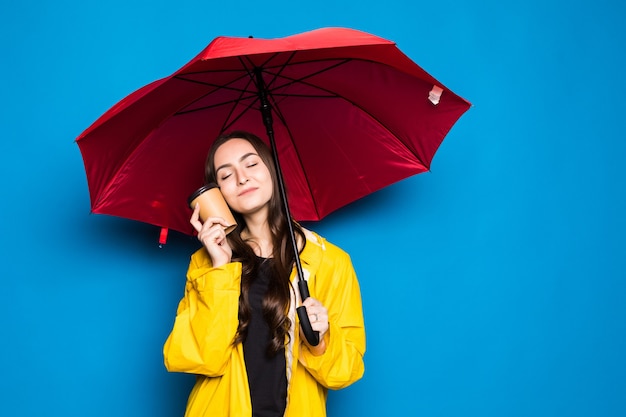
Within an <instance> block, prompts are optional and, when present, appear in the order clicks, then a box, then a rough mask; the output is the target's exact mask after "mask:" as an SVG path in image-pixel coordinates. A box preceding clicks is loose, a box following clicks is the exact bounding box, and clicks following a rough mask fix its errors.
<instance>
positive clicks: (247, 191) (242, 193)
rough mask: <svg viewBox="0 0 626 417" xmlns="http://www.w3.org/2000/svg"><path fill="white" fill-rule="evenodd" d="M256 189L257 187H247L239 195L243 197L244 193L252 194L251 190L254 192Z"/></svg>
mask: <svg viewBox="0 0 626 417" xmlns="http://www.w3.org/2000/svg"><path fill="white" fill-rule="evenodd" d="M255 190H256V188H246V189H245V190H243V191H242V192H240V193H239V194H237V197H241V196H243V195H246V194H250V193H251V192H253V191H255Z"/></svg>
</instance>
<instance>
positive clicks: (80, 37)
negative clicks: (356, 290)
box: [0, 0, 626, 417]
mask: <svg viewBox="0 0 626 417" xmlns="http://www.w3.org/2000/svg"><path fill="white" fill-rule="evenodd" d="M11 3H12V4H4V5H3V11H2V14H1V15H0V35H1V36H0V46H1V52H2V58H1V59H0V68H1V74H2V87H1V91H2V112H1V113H0V121H1V126H2V133H1V135H2V140H1V141H0V158H1V161H0V178H1V181H2V200H1V201H2V203H1V205H0V214H1V218H0V219H1V222H0V238H1V239H2V249H1V250H0V256H1V264H0V274H1V277H2V279H1V290H0V326H1V327H0V328H1V333H0V334H1V336H0V337H1V339H0V340H1V343H0V369H1V372H2V378H0V415H2V416H64V417H72V416H81V417H82V416H92V417H99V416H153V417H158V416H163V417H165V416H177V415H182V413H183V409H184V406H185V402H186V397H187V394H188V392H189V389H190V387H191V384H192V383H193V377H192V376H189V375H180V374H168V373H167V372H166V371H165V369H164V367H163V365H162V354H161V349H162V345H163V342H164V340H165V338H166V337H167V334H168V332H169V330H170V327H171V324H172V322H173V318H174V313H175V309H176V305H177V303H178V300H179V298H180V297H181V296H182V291H183V283H184V276H185V270H186V267H187V263H188V258H189V255H190V253H191V252H192V251H193V250H195V248H196V247H197V244H196V242H195V241H194V240H193V239H192V238H189V237H187V236H183V235H179V234H175V233H173V234H171V235H170V239H169V242H168V244H167V245H166V246H165V247H164V248H159V246H158V244H157V239H158V232H159V231H158V229H156V228H155V227H153V226H149V225H145V224H140V223H136V222H132V221H129V220H125V219H118V218H113V217H108V216H98V215H90V213H89V196H88V190H87V185H86V178H85V174H84V169H83V165H82V159H81V156H80V152H79V150H78V147H77V146H76V144H75V143H74V139H75V138H76V137H77V136H78V135H79V134H80V133H81V132H82V131H83V130H84V129H85V128H87V127H88V126H89V125H90V124H91V123H92V122H93V121H95V119H96V118H97V117H98V116H100V115H101V114H102V113H103V112H104V111H106V110H107V109H108V108H109V107H111V106H112V105H113V104H115V103H116V102H117V101H118V100H120V99H121V98H123V97H124V96H126V95H127V94H129V93H130V92H132V91H134V90H135V89H137V88H139V87H141V86H143V85H144V84H147V83H149V82H151V81H153V80H155V79H157V78H161V77H164V76H166V75H169V74H170V73H171V72H173V71H175V70H176V69H178V68H179V67H180V66H182V65H183V64H184V63H186V62H187V61H188V60H189V59H191V58H192V57H193V56H195V55H196V53H198V52H199V51H200V50H201V49H202V48H204V46H206V45H207V44H208V43H209V42H210V41H211V40H212V39H213V38H214V37H216V36H219V35H229V36H248V35H254V36H255V37H258V38H263V37H282V36H287V35H291V34H294V33H298V32H302V31H306V30H311V29H315V28H319V27H324V26H343V27H351V28H355V29H360V30H363V31H366V32H370V33H373V34H376V35H378V36H381V37H384V38H388V39H391V40H393V41H395V42H397V44H398V46H399V47H400V49H402V50H403V51H404V52H405V53H406V54H407V55H408V56H409V57H411V58H412V59H414V60H415V61H416V62H417V63H418V64H420V65H421V66H422V67H423V68H424V69H426V70H427V71H429V72H430V73H431V74H432V75H433V76H435V77H436V78H438V79H439V80H440V81H442V82H443V83H444V84H445V85H447V86H448V87H450V88H451V89H452V90H454V91H455V92H456V93H458V94H459V95H461V96H463V97H465V98H467V99H468V100H470V101H471V102H472V103H473V107H472V109H470V110H469V112H468V113H466V114H465V115H464V116H463V117H462V118H461V120H460V121H459V122H458V123H457V124H456V125H455V127H454V128H453V129H452V131H451V133H450V134H449V135H448V137H447V138H446V140H445V141H444V143H443V145H442V146H441V148H440V150H439V152H438V153H437V155H436V156H435V159H434V161H433V165H432V170H431V172H429V173H426V174H422V175H418V176H415V177H412V178H410V179H407V180H405V181H402V182H400V183H398V184H395V185H393V186H391V187H388V188H386V189H384V190H382V191H380V192H378V193H375V194H373V195H372V196H370V197H367V198H365V199H363V200H361V201H359V202H357V203H355V204H353V205H350V206H348V207H346V208H344V209H342V210H340V211H338V212H336V213H334V214H332V215H331V216H329V217H328V218H327V219H325V220H324V221H322V222H319V223H316V224H312V225H309V226H310V227H311V228H313V229H315V230H316V231H318V232H320V233H321V234H323V235H325V236H326V237H327V238H328V239H329V240H331V241H332V242H334V243H336V244H338V245H339V246H341V247H343V248H344V249H345V250H347V251H348V252H349V253H350V254H351V255H352V258H353V261H354V264H355V266H356V269H357V272H358V274H359V279H360V281H361V285H362V292H363V299H364V308H365V317H366V325H367V331H368V351H367V354H366V368H367V369H366V374H365V376H364V378H363V379H362V380H361V381H359V382H357V383H356V384H355V385H353V386H351V387H349V388H347V389H345V390H342V391H338V392H332V393H331V394H330V398H329V415H331V416H351V415H360V416H380V415H419V416H461V415H463V416H481V417H486V416H494V417H495V416H531V415H532V416H624V415H626V359H625V355H624V352H626V283H625V282H626V281H625V275H626V274H625V272H624V271H625V269H626V256H624V255H625V253H624V252H625V250H624V248H625V243H624V236H625V235H626V221H625V215H624V214H625V213H626V193H625V180H626V175H625V174H624V158H625V157H626V141H625V135H624V132H623V121H624V110H625V109H626V106H625V105H624V93H625V92H626V91H625V87H626V83H625V82H624V79H623V73H624V69H625V66H624V64H623V57H624V52H625V51H626V42H625V41H626V33H625V31H624V29H623V21H624V17H626V13H625V11H626V10H625V9H626V7H625V6H624V5H623V3H620V2H614V1H613V2H611V1H602V0H597V1H593V2H588V1H568V2H565V1H555V0H542V1H537V0H529V1H525V2H517V3H514V4H507V2H502V1H493V0H489V1H483V2H472V3H474V4H472V3H470V2H463V1H460V0H456V1H455V0H447V1H446V0H443V1H438V2H422V3H423V4H420V2H415V1H400V0H388V1H385V2H373V1H353V0H350V1H344V2H341V3H340V2H332V1H317V2H310V3H299V2H293V1H281V0H279V1H274V2H252V1H247V0H244V1H239V2H217V3H214V4H211V3H210V2H200V1H187V2H163V1H155V0H151V1H128V0H125V1H119V0H113V1H108V2H81V1H76V0H70V1H63V0H60V1H54V2H52V1H39V2H28V1H26V2H11ZM17 3H19V4H17ZM35 195H37V196H38V197H36V198H35V197H34V196H35Z"/></svg>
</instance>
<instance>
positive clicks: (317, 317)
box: [300, 297, 329, 355]
mask: <svg viewBox="0 0 626 417" xmlns="http://www.w3.org/2000/svg"><path fill="white" fill-rule="evenodd" d="M302 305H303V306H305V307H306V312H307V315H308V316H309V321H310V322H311V327H312V328H313V330H314V331H316V332H318V333H319V337H320V342H319V344H318V345H317V346H311V345H309V343H308V342H307V341H306V337H304V334H303V333H302V327H301V328H300V339H301V340H303V341H304V343H305V344H306V345H307V346H308V348H309V350H310V351H311V352H312V353H313V354H314V355H321V354H323V353H324V352H325V351H326V342H325V340H324V335H326V333H327V332H328V329H329V325H328V310H326V307H324V306H323V305H322V303H321V302H319V301H318V300H316V299H315V298H312V297H309V298H307V299H306V300H304V302H303V303H302Z"/></svg>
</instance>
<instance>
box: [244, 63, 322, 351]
mask: <svg viewBox="0 0 626 417" xmlns="http://www.w3.org/2000/svg"><path fill="white" fill-rule="evenodd" d="M254 74H255V77H256V85H257V91H258V94H259V100H260V101H261V116H262V117H263V124H264V125H265V130H266V131H267V136H268V138H269V140H270V147H271V148H272V157H273V159H274V165H275V166H276V174H277V175H276V176H277V177H278V188H279V189H280V197H281V199H282V201H283V211H284V213H285V217H286V218H287V227H289V236H290V238H291V245H292V248H293V253H294V260H295V263H296V271H297V273H298V290H299V291H300V298H301V299H302V301H304V300H306V299H307V298H309V295H310V294H309V286H308V285H307V282H306V280H305V279H304V273H303V272H302V263H301V262H300V255H299V251H298V243H297V241H296V235H295V233H294V230H293V222H292V218H291V212H290V211H289V202H288V201H287V192H286V191H285V182H284V180H283V172H282V169H281V168H280V162H279V160H278V150H277V149H276V142H275V141H274V127H273V125H274V122H273V120H272V107H271V105H270V102H269V100H268V99H267V88H266V87H265V83H264V81H263V73H262V70H261V68H255V69H254ZM296 311H297V312H298V318H299V319H300V324H301V325H302V331H303V333H304V336H305V337H306V340H307V341H308V342H309V344H310V345H311V346H317V345H318V344H319V342H320V341H319V333H318V332H316V331H314V330H313V328H312V327H311V322H310V320H309V316H308V314H307V312H306V307H305V306H300V307H298V308H296Z"/></svg>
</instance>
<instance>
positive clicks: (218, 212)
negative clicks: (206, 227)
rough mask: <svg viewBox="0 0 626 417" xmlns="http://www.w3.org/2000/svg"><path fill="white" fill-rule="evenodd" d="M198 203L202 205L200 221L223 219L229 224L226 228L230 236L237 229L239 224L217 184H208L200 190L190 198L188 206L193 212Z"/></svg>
mask: <svg viewBox="0 0 626 417" xmlns="http://www.w3.org/2000/svg"><path fill="white" fill-rule="evenodd" d="M196 203H198V204H199V205H200V220H202V221H203V222H205V221H206V219H208V218H209V217H221V218H223V219H224V220H226V223H227V224H228V226H227V227H225V228H224V231H225V232H226V234H229V233H230V232H232V231H233V230H235V228H236V227H237V222H236V221H235V218H234V217H233V213H232V212H231V211H230V208H229V207H228V204H226V200H224V196H223V195H222V193H221V192H220V189H219V187H218V186H217V184H215V183H210V184H206V185H204V186H202V187H200V188H198V189H197V190H196V191H195V192H194V193H193V194H191V196H189V198H188V199H187V204H189V207H190V208H191V209H192V210H193V209H194V207H195V206H196Z"/></svg>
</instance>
